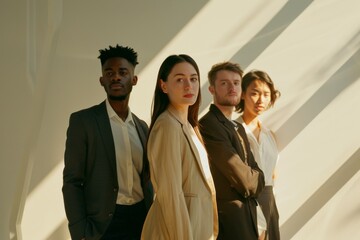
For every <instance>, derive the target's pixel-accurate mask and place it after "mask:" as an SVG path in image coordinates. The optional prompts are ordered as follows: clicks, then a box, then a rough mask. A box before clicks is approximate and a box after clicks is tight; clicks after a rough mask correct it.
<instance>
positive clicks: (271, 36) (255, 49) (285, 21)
mask: <svg viewBox="0 0 360 240" xmlns="http://www.w3.org/2000/svg"><path fill="white" fill-rule="evenodd" d="M312 2H313V0H303V1H298V0H290V1H288V2H287V3H286V4H285V5H284V6H283V7H282V8H281V10H280V11H279V12H278V13H277V14H276V15H275V16H274V17H273V18H272V19H271V20H270V21H269V22H268V23H267V24H266V25H265V26H264V27H263V28H262V29H261V30H260V31H259V32H258V33H257V34H256V35H255V36H254V37H253V38H252V39H251V40H250V41H249V42H248V43H246V44H245V45H244V46H243V47H242V48H241V49H240V50H239V51H238V52H237V53H235V54H234V56H233V57H232V58H231V61H233V62H238V63H239V64H240V66H241V67H242V69H246V68H247V67H248V66H249V65H250V64H251V63H252V62H253V61H254V60H255V59H256V58H257V57H258V56H259V55H260V54H261V53H262V52H263V51H264V50H265V49H266V48H267V47H268V46H269V45H270V44H271V43H272V42H273V41H274V40H275V39H276V38H277V37H278V36H279V35H280V34H281V33H282V32H283V31H284V30H285V29H286V28H287V27H288V26H289V25H290V24H291V23H292V22H293V21H294V20H295V19H296V18H297V17H298V16H300V14H301V13H302V12H303V11H304V10H305V9H306V8H307V7H308V6H309V5H310V4H311V3H312ZM208 87H209V84H208V83H206V84H204V85H203V86H202V87H201V94H202V102H203V103H202V104H201V107H200V112H201V111H203V110H204V109H205V107H207V106H208V105H209V104H210V103H211V101H212V96H211V95H210V93H209V92H208V90H207V89H208Z"/></svg>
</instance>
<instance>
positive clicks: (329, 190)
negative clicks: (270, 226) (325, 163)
mask: <svg viewBox="0 0 360 240" xmlns="http://www.w3.org/2000/svg"><path fill="white" fill-rule="evenodd" d="M359 170H360V148H358V150H357V151H356V152H355V153H354V154H353V155H352V156H351V157H350V158H349V159H348V160H347V161H346V162H345V163H344V164H343V165H342V166H341V167H340V168H339V169H338V170H337V171H336V172H335V173H334V174H333V175H331V176H330V177H329V178H328V180H327V181H326V182H325V183H324V184H323V185H321V186H320V187H319V189H318V190H317V191H316V192H315V193H314V194H312V195H311V196H310V197H309V198H308V199H307V200H306V202H305V203H304V204H302V205H301V206H300V207H299V208H298V209H297V210H296V211H295V212H294V214H292V215H291V217H290V218H289V219H288V220H287V221H286V222H284V223H283V224H282V226H281V227H280V232H281V237H282V238H283V239H291V238H292V237H293V236H294V235H295V234H296V233H297V232H298V231H299V230H300V229H301V228H302V227H303V226H304V225H305V224H306V223H307V222H308V221H309V220H310V219H311V218H312V217H313V216H314V215H315V214H316V213H317V212H318V211H319V210H320V209H321V208H322V207H323V206H324V205H325V204H326V203H327V202H328V201H329V200H330V199H331V198H332V197H333V196H334V195H335V194H336V193H337V192H338V191H339V190H340V189H341V188H342V187H343V186H344V185H345V184H346V183H347V182H348V181H349V180H350V179H351V178H352V177H353V176H354V175H355V174H356V173H357V172H358V171H359Z"/></svg>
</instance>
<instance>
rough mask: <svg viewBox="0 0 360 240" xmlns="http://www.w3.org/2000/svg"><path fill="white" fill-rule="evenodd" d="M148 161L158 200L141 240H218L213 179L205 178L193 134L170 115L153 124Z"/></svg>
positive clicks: (153, 205)
mask: <svg viewBox="0 0 360 240" xmlns="http://www.w3.org/2000/svg"><path fill="white" fill-rule="evenodd" d="M205 157H206V156H205ZM148 158H149V162H150V173H151V180H152V183H153V186H154V191H155V199H154V202H153V204H152V206H151V208H150V210H149V213H148V215H147V217H146V220H145V223H144V227H143V232H142V236H141V239H149V240H150V239H151V240H153V239H157V240H160V239H166V240H170V239H171V240H177V239H179V240H184V239H186V240H191V239H194V240H208V239H216V236H217V231H218V220H217V209H216V200H215V189H214V184H213V181H212V177H211V176H210V178H208V179H206V178H205V175H204V171H203V167H202V165H201V160H200V155H199V151H198V150H197V148H196V146H195V144H194V143H193V141H192V140H191V136H190V131H189V130H188V128H187V127H186V126H184V125H182V124H181V123H180V121H178V120H177V119H176V117H175V116H174V115H172V114H171V113H170V112H169V111H165V112H164V113H162V114H161V115H160V116H159V117H158V119H157V120H156V123H155V124H154V127H153V129H152V131H151V134H150V137H149V140H148Z"/></svg>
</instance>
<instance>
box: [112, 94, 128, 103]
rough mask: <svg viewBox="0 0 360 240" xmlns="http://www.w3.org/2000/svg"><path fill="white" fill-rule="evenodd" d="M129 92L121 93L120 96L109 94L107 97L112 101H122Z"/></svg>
mask: <svg viewBox="0 0 360 240" xmlns="http://www.w3.org/2000/svg"><path fill="white" fill-rule="evenodd" d="M127 96H129V94H125V95H121V96H111V95H109V99H110V100H113V101H124V100H125V99H126V98H127Z"/></svg>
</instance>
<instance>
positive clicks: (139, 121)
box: [131, 112, 148, 129]
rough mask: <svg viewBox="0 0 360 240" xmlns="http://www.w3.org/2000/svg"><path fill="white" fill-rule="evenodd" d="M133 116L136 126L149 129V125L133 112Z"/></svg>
mask: <svg viewBox="0 0 360 240" xmlns="http://www.w3.org/2000/svg"><path fill="white" fill-rule="evenodd" d="M131 114H132V117H133V119H134V121H135V123H136V124H139V125H140V126H141V127H142V128H145V129H148V125H147V123H146V122H145V121H144V120H142V119H140V118H139V117H138V116H136V115H135V114H134V113H133V112H131Z"/></svg>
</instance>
